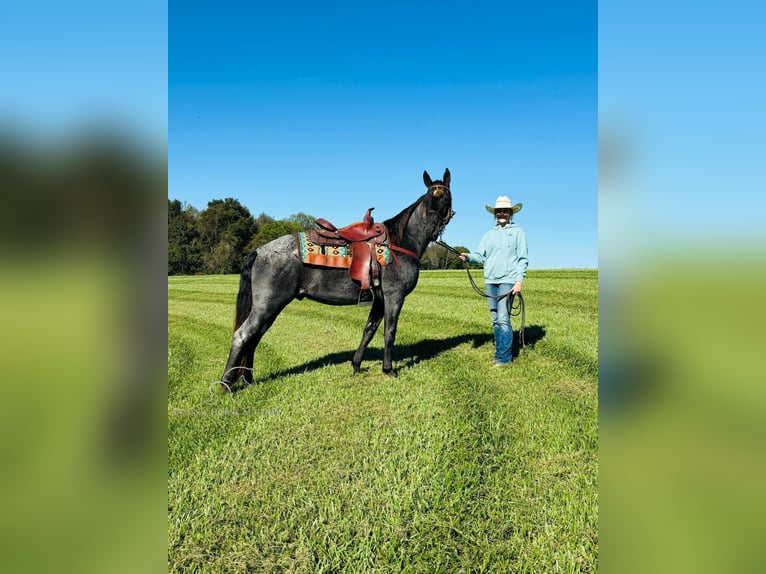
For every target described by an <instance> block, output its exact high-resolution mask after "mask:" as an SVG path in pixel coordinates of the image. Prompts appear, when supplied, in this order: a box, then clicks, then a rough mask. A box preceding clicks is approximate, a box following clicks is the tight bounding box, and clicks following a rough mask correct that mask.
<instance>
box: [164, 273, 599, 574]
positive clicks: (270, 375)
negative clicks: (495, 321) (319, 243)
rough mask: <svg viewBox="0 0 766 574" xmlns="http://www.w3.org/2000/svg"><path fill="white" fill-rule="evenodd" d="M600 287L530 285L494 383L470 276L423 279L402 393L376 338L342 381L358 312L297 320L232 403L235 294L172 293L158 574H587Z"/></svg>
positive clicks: (534, 276) (171, 289)
mask: <svg viewBox="0 0 766 574" xmlns="http://www.w3.org/2000/svg"><path fill="white" fill-rule="evenodd" d="M478 273H479V275H480V272H478ZM474 274H475V275H476V274H477V273H476V272H475V273H474ZM597 282H598V276H597V272H596V271H538V272H534V271H533V272H530V273H529V275H528V277H527V279H526V281H525V284H524V295H525V300H526V305H527V313H526V324H527V331H526V333H527V344H528V346H527V348H526V349H525V350H524V351H522V352H521V354H520V356H519V357H517V358H516V360H515V362H514V363H513V365H512V366H510V367H509V368H505V369H500V370H495V369H491V368H490V367H491V363H492V356H493V350H494V349H493V344H492V340H491V325H490V322H489V313H488V311H487V307H486V303H485V301H484V300H483V299H482V298H480V297H478V296H477V295H475V294H474V293H473V291H472V290H471V288H470V285H469V283H468V279H467V277H466V274H465V272H464V271H431V272H423V273H421V278H420V282H419V284H418V287H417V288H416V289H415V291H414V292H413V293H412V294H411V295H410V296H409V297H408V298H407V300H406V301H405V304H404V310H403V312H402V315H401V318H400V321H399V329H398V334H397V342H396V347H395V349H394V367H395V368H396V369H398V372H399V376H398V378H390V377H386V376H384V375H383V374H382V372H381V360H382V345H383V335H382V331H383V329H382V327H381V329H380V330H379V332H378V334H377V335H376V337H375V339H373V342H372V343H371V345H370V348H369V349H368V350H367V353H366V355H365V361H364V362H363V364H362V373H360V374H359V375H357V376H353V375H352V368H351V364H350V359H351V356H352V355H353V352H354V350H355V349H356V346H357V345H358V343H359V339H360V337H361V332H362V327H363V325H364V322H365V320H366V317H367V313H368V311H369V309H368V308H364V307H331V306H324V305H320V304H317V303H313V302H310V301H302V302H298V301H295V302H293V303H291V304H290V305H289V306H288V307H287V308H286V309H285V311H284V312H283V313H282V314H281V315H280V317H279V318H278V319H277V321H276V322H275V323H274V325H273V327H272V328H271V330H270V331H269V332H268V333H267V334H266V335H265V337H264V339H263V341H262V343H261V345H260V346H259V347H258V349H257V351H256V355H255V365H254V370H255V379H256V384H254V385H252V386H249V387H247V388H245V389H244V390H242V391H240V392H238V393H236V394H235V395H233V396H227V395H219V394H217V393H214V394H212V395H211V393H210V392H209V386H210V384H211V383H212V382H213V381H216V380H217V379H218V378H219V377H220V376H221V371H222V369H223V365H224V363H225V360H226V356H227V353H228V347H229V343H230V337H231V327H232V322H233V313H234V303H235V298H236V291H237V286H238V277H236V276H218V277H216V276H205V277H171V278H169V279H168V312H169V325H168V339H169V342H168V349H169V351H168V352H169V356H168V371H169V372H168V375H169V398H168V419H169V420H168V451H169V476H168V568H169V570H170V571H178V572H428V573H431V572H535V573H538V572H595V571H597V570H598V538H597V531H598V501H597V475H598V465H597V430H598V429H597V425H598V414H597V377H598V370H597V362H598V356H597V338H598V337H597V316H598V302H597V301H598V297H597ZM480 284H481V282H480ZM514 321H515V322H514V327H515V328H518V318H516V319H514Z"/></svg>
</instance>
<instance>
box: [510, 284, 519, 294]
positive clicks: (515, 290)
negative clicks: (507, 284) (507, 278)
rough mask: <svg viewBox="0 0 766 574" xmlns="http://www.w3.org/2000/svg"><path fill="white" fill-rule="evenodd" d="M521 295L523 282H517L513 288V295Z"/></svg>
mask: <svg viewBox="0 0 766 574" xmlns="http://www.w3.org/2000/svg"><path fill="white" fill-rule="evenodd" d="M519 293H521V281H516V283H514V284H513V287H511V295H518V294H519Z"/></svg>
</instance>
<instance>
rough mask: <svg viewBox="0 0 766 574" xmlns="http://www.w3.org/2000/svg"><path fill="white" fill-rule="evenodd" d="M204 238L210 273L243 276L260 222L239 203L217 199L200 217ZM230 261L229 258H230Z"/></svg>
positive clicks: (206, 263) (202, 237)
mask: <svg viewBox="0 0 766 574" xmlns="http://www.w3.org/2000/svg"><path fill="white" fill-rule="evenodd" d="M198 222H199V231H200V238H201V241H202V245H203V249H204V261H205V270H206V271H207V272H208V273H239V272H240V271H241V268H242V264H243V263H244V259H245V257H246V252H245V248H246V246H247V244H248V242H249V241H250V240H251V238H252V237H253V235H254V233H255V229H256V222H255V220H254V219H253V216H252V215H251V214H250V211H249V210H248V209H247V208H246V207H245V206H243V205H242V204H241V203H240V202H239V201H237V200H236V199H233V198H231V197H228V198H226V199H224V200H220V199H214V200H212V201H210V202H208V204H207V208H206V209H205V210H204V211H202V212H201V213H200V214H199V218H198ZM227 258H228V259H227Z"/></svg>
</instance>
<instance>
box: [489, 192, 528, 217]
mask: <svg viewBox="0 0 766 574" xmlns="http://www.w3.org/2000/svg"><path fill="white" fill-rule="evenodd" d="M522 205H523V204H521V203H517V204H516V205H512V204H511V200H510V199H509V198H508V196H507V195H501V196H500V197H498V198H497V199H496V200H495V207H490V206H489V205H487V206H486V207H487V211H489V212H490V213H491V214H492V215H495V210H496V209H510V210H511V212H513V213H518V212H519V211H521V207H522Z"/></svg>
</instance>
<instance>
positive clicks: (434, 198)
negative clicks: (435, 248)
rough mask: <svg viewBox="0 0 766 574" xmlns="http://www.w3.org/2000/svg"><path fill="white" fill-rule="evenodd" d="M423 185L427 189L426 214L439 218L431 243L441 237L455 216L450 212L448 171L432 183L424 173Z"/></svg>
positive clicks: (450, 199) (425, 172) (429, 177)
mask: <svg viewBox="0 0 766 574" xmlns="http://www.w3.org/2000/svg"><path fill="white" fill-rule="evenodd" d="M423 183H425V184H426V187H427V188H428V193H427V195H428V202H429V205H428V207H427V208H426V210H427V213H435V214H436V215H437V216H438V218H439V221H438V228H437V230H436V234H435V235H434V236H433V238H432V239H431V241H433V240H435V239H436V238H437V237H439V235H441V233H442V232H443V231H444V228H445V227H446V225H447V224H448V223H449V221H450V219H452V217H453V216H454V215H455V212H454V211H452V192H451V191H450V188H449V184H450V172H449V169H445V170H444V176H443V177H442V179H437V180H436V181H432V180H431V176H430V175H428V172H427V171H424V172H423Z"/></svg>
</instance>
